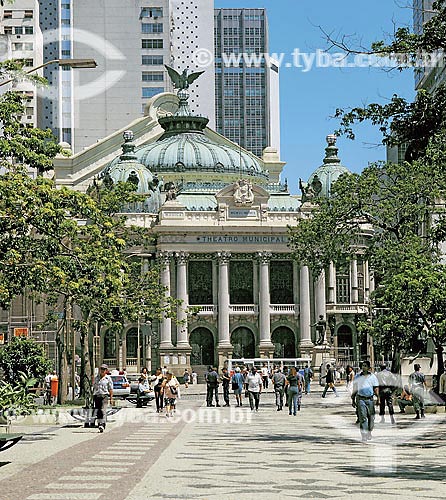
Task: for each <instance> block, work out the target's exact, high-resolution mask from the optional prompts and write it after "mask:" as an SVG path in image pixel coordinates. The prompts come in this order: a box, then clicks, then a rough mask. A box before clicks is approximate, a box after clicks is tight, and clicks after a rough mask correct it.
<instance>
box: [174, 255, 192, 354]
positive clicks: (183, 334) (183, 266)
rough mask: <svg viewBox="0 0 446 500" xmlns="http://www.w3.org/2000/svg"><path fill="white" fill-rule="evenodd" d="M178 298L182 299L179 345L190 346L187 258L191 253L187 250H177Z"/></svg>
mask: <svg viewBox="0 0 446 500" xmlns="http://www.w3.org/2000/svg"><path fill="white" fill-rule="evenodd" d="M175 257H176V259H177V299H179V300H181V301H182V302H181V304H179V305H178V308H177V319H178V321H179V323H178V324H177V347H186V348H188V347H190V346H189V338H188V326H187V313H186V311H187V308H188V306H189V300H188V295H187V260H188V257H189V254H187V253H185V252H177V253H176V254H175Z"/></svg>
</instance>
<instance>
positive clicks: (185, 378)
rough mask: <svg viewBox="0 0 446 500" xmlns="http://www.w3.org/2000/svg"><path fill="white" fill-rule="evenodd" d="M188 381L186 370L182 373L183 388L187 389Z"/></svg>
mask: <svg viewBox="0 0 446 500" xmlns="http://www.w3.org/2000/svg"><path fill="white" fill-rule="evenodd" d="M189 380H190V375H189V370H188V369H187V368H186V369H185V370H184V373H183V382H184V387H185V388H186V389H187V388H188V387H189Z"/></svg>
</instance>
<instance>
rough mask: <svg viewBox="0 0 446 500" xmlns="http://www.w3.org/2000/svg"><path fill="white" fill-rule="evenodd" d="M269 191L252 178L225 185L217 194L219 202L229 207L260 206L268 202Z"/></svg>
mask: <svg viewBox="0 0 446 500" xmlns="http://www.w3.org/2000/svg"><path fill="white" fill-rule="evenodd" d="M269 196H270V195H269V193H268V192H267V191H266V190H265V189H263V188H262V187H260V186H258V185H256V184H253V183H252V180H251V179H239V180H238V181H237V182H234V184H231V185H229V186H226V187H224V188H223V189H222V190H220V191H219V192H218V193H217V194H216V195H215V197H216V199H217V203H218V204H220V203H224V204H225V205H227V206H229V207H247V208H249V207H260V206H261V205H264V204H267V203H268V199H269Z"/></svg>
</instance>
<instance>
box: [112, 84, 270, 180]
mask: <svg viewBox="0 0 446 500" xmlns="http://www.w3.org/2000/svg"><path fill="white" fill-rule="evenodd" d="M178 97H179V100H180V103H179V108H178V111H177V112H176V113H175V114H174V115H173V116H165V117H162V118H159V119H158V122H159V123H160V125H161V126H162V127H163V129H164V134H163V135H162V136H161V137H160V138H159V139H158V140H157V141H156V142H153V143H150V144H147V145H145V146H142V147H140V148H139V149H138V150H137V151H135V154H136V157H137V159H138V161H139V162H140V163H141V164H142V165H144V166H145V167H147V168H148V169H149V170H150V171H151V172H154V173H155V172H156V173H160V174H165V173H182V172H184V173H187V172H190V173H195V172H196V173H197V174H200V178H201V179H203V180H205V179H206V180H208V181H215V180H224V178H225V177H226V175H225V174H232V176H237V177H240V176H253V177H256V178H258V179H259V180H261V182H262V183H265V182H267V180H268V173H267V172H264V171H263V170H262V167H261V166H260V162H259V160H258V158H257V157H256V156H255V155H253V154H251V153H249V152H247V151H244V150H242V149H241V148H237V146H231V145H223V144H217V143H216V142H213V141H212V140H211V139H209V138H208V137H207V136H206V135H205V134H204V129H205V128H206V125H207V124H208V122H209V120H208V119H207V118H205V117H203V116H195V115H192V114H191V112H190V109H189V106H188V103H187V100H188V98H189V94H188V93H187V92H186V91H185V90H180V91H179V92H178ZM116 163H117V159H115V160H113V161H112V162H111V164H110V167H113V166H114V165H115V164H116ZM228 177H230V178H229V179H228V182H232V178H231V175H229V176H228Z"/></svg>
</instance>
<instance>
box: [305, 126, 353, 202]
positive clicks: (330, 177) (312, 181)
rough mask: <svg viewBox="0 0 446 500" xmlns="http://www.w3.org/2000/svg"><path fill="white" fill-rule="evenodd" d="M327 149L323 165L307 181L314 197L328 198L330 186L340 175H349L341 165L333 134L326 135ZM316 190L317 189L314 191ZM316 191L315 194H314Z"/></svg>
mask: <svg viewBox="0 0 446 500" xmlns="http://www.w3.org/2000/svg"><path fill="white" fill-rule="evenodd" d="M326 140H327V147H326V148H325V158H324V162H323V164H322V165H321V166H320V167H319V168H317V169H316V170H315V171H314V172H313V173H312V174H311V176H310V178H309V179H308V185H311V186H314V187H313V190H314V191H315V195H316V196H326V197H328V196H330V191H331V185H332V184H333V182H335V181H336V180H338V179H339V177H340V176H341V175H342V174H350V173H351V172H350V170H349V169H348V168H347V167H344V166H343V165H342V164H341V160H340V159H339V157H338V148H337V147H336V140H337V137H336V136H335V135H334V134H330V135H327V137H326ZM315 188H317V189H315ZM316 191H317V192H316Z"/></svg>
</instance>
